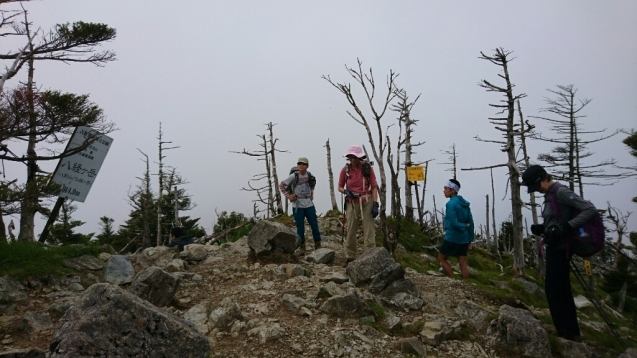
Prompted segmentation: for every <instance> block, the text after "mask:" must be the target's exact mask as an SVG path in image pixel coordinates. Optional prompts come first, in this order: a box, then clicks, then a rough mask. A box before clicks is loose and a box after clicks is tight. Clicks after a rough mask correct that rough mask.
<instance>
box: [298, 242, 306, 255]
mask: <svg viewBox="0 0 637 358" xmlns="http://www.w3.org/2000/svg"><path fill="white" fill-rule="evenodd" d="M299 256H305V243H302V244H301V246H299Z"/></svg>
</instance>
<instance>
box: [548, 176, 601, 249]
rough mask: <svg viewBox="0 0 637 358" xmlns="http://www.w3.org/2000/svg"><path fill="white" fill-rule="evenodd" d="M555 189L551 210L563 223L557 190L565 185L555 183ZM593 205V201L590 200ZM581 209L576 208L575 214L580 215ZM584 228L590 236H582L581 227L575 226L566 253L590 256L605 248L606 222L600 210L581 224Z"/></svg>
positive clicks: (552, 194)
mask: <svg viewBox="0 0 637 358" xmlns="http://www.w3.org/2000/svg"><path fill="white" fill-rule="evenodd" d="M553 186H554V189H553V190H552V192H551V197H550V198H551V200H550V202H551V210H553V213H554V214H555V218H556V219H557V220H558V221H559V222H560V223H562V222H563V221H562V213H561V212H560V210H559V208H558V206H557V191H558V189H559V188H561V187H563V186H564V185H562V184H560V183H555V185H553ZM589 203H590V204H591V205H593V203H591V202H590V201H589ZM579 213H580V212H579V210H577V209H575V215H578V214H579ZM581 228H582V229H584V231H585V232H586V233H587V234H588V237H585V238H583V237H581V236H580V230H579V229H580V228H573V229H574V230H573V234H572V235H571V237H570V238H567V240H566V255H567V256H568V257H571V256H572V255H573V254H575V255H577V256H580V257H589V256H593V255H594V254H596V253H598V252H600V251H602V249H604V242H605V239H606V230H605V228H604V222H603V221H602V217H601V215H599V212H597V211H596V212H595V215H593V217H592V218H590V219H589V220H588V221H587V222H585V223H584V225H582V226H581Z"/></svg>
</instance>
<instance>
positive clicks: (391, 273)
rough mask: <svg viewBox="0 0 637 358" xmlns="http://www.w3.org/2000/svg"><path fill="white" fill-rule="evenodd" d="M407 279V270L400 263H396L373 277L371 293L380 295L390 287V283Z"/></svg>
mask: <svg viewBox="0 0 637 358" xmlns="http://www.w3.org/2000/svg"><path fill="white" fill-rule="evenodd" d="M404 278H405V270H404V269H403V267H402V266H400V264H399V263H394V264H392V265H389V266H387V267H385V268H384V269H383V270H382V271H381V272H379V273H377V274H376V275H374V276H372V282H371V283H370V284H369V292H371V293H379V292H380V291H382V290H384V289H385V288H387V286H389V284H390V283H392V282H394V281H398V280H402V279H404Z"/></svg>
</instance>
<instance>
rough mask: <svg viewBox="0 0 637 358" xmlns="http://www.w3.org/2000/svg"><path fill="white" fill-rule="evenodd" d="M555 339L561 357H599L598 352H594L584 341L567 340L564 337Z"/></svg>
mask: <svg viewBox="0 0 637 358" xmlns="http://www.w3.org/2000/svg"><path fill="white" fill-rule="evenodd" d="M557 341H558V342H559V344H558V348H557V351H558V352H559V353H560V354H561V355H562V357H569V358H599V354H597V353H595V351H593V350H592V349H591V348H590V347H589V346H587V345H586V344H584V343H581V342H574V341H569V340H566V339H564V338H558V339H557Z"/></svg>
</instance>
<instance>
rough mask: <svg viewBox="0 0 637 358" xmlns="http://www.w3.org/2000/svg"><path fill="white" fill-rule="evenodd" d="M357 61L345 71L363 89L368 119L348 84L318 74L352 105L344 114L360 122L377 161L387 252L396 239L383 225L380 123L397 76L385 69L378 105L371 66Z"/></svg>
mask: <svg viewBox="0 0 637 358" xmlns="http://www.w3.org/2000/svg"><path fill="white" fill-rule="evenodd" d="M357 61H358V69H354V68H351V67H347V66H345V68H346V69H347V72H348V73H349V75H350V76H352V78H354V80H355V81H356V82H357V83H358V84H359V85H360V86H361V87H362V88H363V91H364V92H365V97H366V100H367V104H368V106H369V110H370V111H371V113H372V115H371V121H373V122H372V123H370V120H368V119H367V116H366V115H365V114H363V111H362V110H361V108H360V107H359V105H358V103H357V102H356V99H355V98H354V95H353V93H352V86H351V84H349V83H347V84H345V83H337V82H333V81H332V79H331V78H330V77H329V76H322V78H323V79H324V80H326V81H327V82H329V83H330V84H331V85H332V86H334V88H336V89H337V90H338V91H339V92H341V93H342V94H344V95H345V98H346V99H347V101H348V102H349V104H350V105H351V106H352V108H353V109H354V112H355V113H356V114H354V113H352V112H350V111H347V114H348V115H349V116H350V117H351V118H352V119H353V120H354V121H356V123H358V124H360V125H362V126H363V127H364V128H365V131H366V132H367V138H368V140H369V144H370V146H371V148H372V153H373V154H374V159H375V160H376V163H378V171H379V173H378V177H379V178H380V182H381V184H380V186H379V190H378V197H379V199H380V204H381V205H380V213H379V216H380V228H381V232H382V235H383V246H384V247H385V248H386V249H387V251H389V252H390V253H393V252H394V248H395V247H396V244H397V242H395V240H394V241H390V238H389V232H388V228H387V214H386V209H387V176H386V175H385V161H384V159H385V149H386V148H387V145H386V144H385V142H384V137H383V133H382V127H381V123H380V122H381V119H382V118H383V116H384V115H385V112H386V111H387V107H389V105H390V103H391V102H392V101H393V100H394V98H395V97H396V93H395V92H396V85H395V83H394V82H395V80H396V78H397V77H398V74H397V73H395V72H394V71H392V70H389V75H388V76H387V94H386V96H385V98H384V99H383V101H381V102H380V106H378V105H375V104H374V97H375V96H376V82H375V80H374V75H373V72H372V69H371V68H370V69H369V74H367V73H364V72H363V68H362V62H361V61H360V60H359V59H357ZM373 123H375V125H376V126H375V129H376V132H377V133H376V135H375V136H374V135H373V134H372V125H373Z"/></svg>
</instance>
